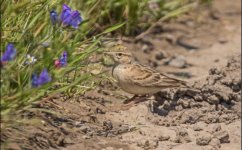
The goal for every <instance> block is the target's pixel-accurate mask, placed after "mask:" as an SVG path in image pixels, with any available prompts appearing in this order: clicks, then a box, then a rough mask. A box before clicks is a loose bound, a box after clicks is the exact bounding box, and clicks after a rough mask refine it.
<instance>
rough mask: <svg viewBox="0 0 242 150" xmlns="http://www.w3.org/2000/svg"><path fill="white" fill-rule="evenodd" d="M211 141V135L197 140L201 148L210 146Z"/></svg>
mask: <svg viewBox="0 0 242 150" xmlns="http://www.w3.org/2000/svg"><path fill="white" fill-rule="evenodd" d="M211 139H212V138H211V136H210V135H203V136H201V137H199V138H197V139H196V144H197V145H201V146H204V145H208V144H209V142H210V141H211Z"/></svg>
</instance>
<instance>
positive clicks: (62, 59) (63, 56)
mask: <svg viewBox="0 0 242 150" xmlns="http://www.w3.org/2000/svg"><path fill="white" fill-rule="evenodd" d="M59 60H60V64H61V66H62V67H63V66H66V64H67V52H66V51H64V52H63V54H62V56H61V57H60V59H59Z"/></svg>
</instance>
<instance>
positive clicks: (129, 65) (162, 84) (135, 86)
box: [105, 51, 186, 95]
mask: <svg viewBox="0 0 242 150" xmlns="http://www.w3.org/2000/svg"><path fill="white" fill-rule="evenodd" d="M105 54H107V55H109V56H111V57H112V59H113V60H114V62H115V63H116V64H115V66H114V67H113V71H112V75H113V77H114V78H115V79H116V80H117V82H118V85H119V86H120V87H121V88H122V89H123V90H124V91H126V92H128V93H131V94H136V95H145V94H154V93H157V92H159V91H161V90H162V89H166V88H175V87H180V86H186V82H185V81H181V80H178V79H175V78H171V77H169V76H167V75H165V74H162V73H159V72H157V71H156V70H154V69H152V68H150V67H148V66H144V65H141V64H138V63H137V62H134V61H133V59H132V55H131V53H129V52H123V51H120V52H106V53H105Z"/></svg>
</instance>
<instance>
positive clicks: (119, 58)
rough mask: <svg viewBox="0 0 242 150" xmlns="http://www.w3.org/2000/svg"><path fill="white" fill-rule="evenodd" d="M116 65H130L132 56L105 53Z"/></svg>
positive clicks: (119, 53)
mask: <svg viewBox="0 0 242 150" xmlns="http://www.w3.org/2000/svg"><path fill="white" fill-rule="evenodd" d="M104 54H105V55H108V56H110V57H111V58H112V59H113V61H114V62H115V63H117V64H130V63H131V62H132V54H131V53H129V52H105V53H104Z"/></svg>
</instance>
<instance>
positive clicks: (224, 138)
mask: <svg viewBox="0 0 242 150" xmlns="http://www.w3.org/2000/svg"><path fill="white" fill-rule="evenodd" d="M213 136H214V137H215V138H218V139H219V140H220V143H229V142H230V141H229V133H228V131H225V130H222V131H219V132H216V133H214V134H213Z"/></svg>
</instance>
